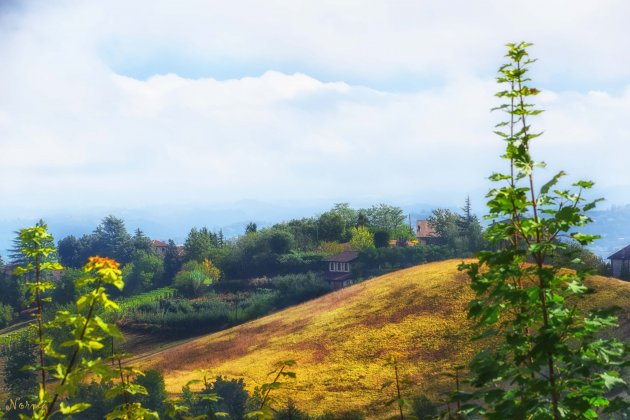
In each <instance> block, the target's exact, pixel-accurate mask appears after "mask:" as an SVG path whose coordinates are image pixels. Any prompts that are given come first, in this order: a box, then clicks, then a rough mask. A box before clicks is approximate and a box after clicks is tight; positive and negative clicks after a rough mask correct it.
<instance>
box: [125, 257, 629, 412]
mask: <svg viewBox="0 0 630 420" xmlns="http://www.w3.org/2000/svg"><path fill="white" fill-rule="evenodd" d="M459 262H460V261H455V260H451V261H443V262H437V263H431V264H426V265H421V266H416V267H412V268H409V269H406V270H401V271H397V272H395V273H391V274H387V275H384V276H381V277H378V278H375V279H372V280H368V281H365V282H363V283H359V284H356V285H354V286H352V287H348V288H346V289H343V290H340V291H337V292H334V293H330V294H328V295H326V296H323V297H321V298H319V299H316V300H313V301H310V302H307V303H304V304H301V305H298V306H294V307H291V308H288V309H286V310H283V311H281V312H277V313H274V314H272V315H269V316H266V317H264V318H261V319H258V320H255V321H252V322H249V323H247V324H243V325H241V326H238V327H235V328H231V329H229V330H226V331H222V332H219V333H214V334H210V335H207V336H203V337H200V338H197V339H194V340H192V341H189V342H186V343H183V344H180V345H177V346H174V347H171V348H168V349H166V350H163V351H161V352H158V353H155V354H147V355H144V356H140V357H139V358H137V359H136V360H135V361H134V362H133V363H134V364H136V365H140V367H142V368H144V369H151V368H154V369H159V370H161V371H162V372H163V374H164V376H165V380H166V386H167V390H168V391H169V392H170V393H179V392H181V388H182V386H183V385H185V384H186V382H187V381H189V380H191V379H198V378H199V377H200V373H198V372H195V369H201V368H203V369H211V371H212V374H213V375H226V376H229V377H243V378H244V379H245V382H246V384H247V385H248V387H249V388H250V389H252V388H254V387H255V386H258V385H260V384H262V383H265V382H268V381H270V378H269V377H268V373H269V372H270V371H272V370H273V368H274V367H273V366H274V364H275V363H277V362H278V361H281V360H287V359H293V360H295V361H296V363H297V364H296V366H294V369H293V370H294V371H295V372H296V373H297V379H296V380H295V381H290V382H289V383H288V384H287V385H286V386H285V387H284V388H283V389H281V390H279V391H277V394H276V395H277V396H278V400H279V401H281V402H282V401H285V402H286V400H287V399H288V398H289V397H290V398H292V399H293V400H294V401H295V402H296V404H297V405H298V407H300V408H302V409H304V410H306V411H308V412H309V413H322V412H323V411H325V410H331V411H335V412H339V411H346V410H352V409H359V410H361V411H363V412H365V413H367V414H368V415H370V416H378V417H381V416H383V415H385V414H386V412H388V411H387V410H386V408H385V407H384V402H385V401H386V400H387V399H388V398H389V397H390V393H391V392H392V390H391V389H390V390H385V391H381V390H380V388H381V385H382V384H383V382H385V381H386V380H389V379H392V378H393V371H392V368H391V367H388V368H384V367H383V364H384V363H385V362H386V361H387V358H388V357H389V356H390V355H393V356H396V358H397V359H398V360H399V361H400V363H401V364H402V367H401V374H402V376H404V377H408V378H409V379H410V380H411V381H412V383H413V385H409V386H407V388H406V389H405V391H404V392H405V393H406V395H407V396H411V395H417V394H420V393H424V394H427V395H428V396H429V397H430V398H432V399H433V400H439V399H440V398H441V394H442V393H446V392H449V391H451V390H453V387H454V384H453V379H451V378H449V377H448V376H446V374H450V373H453V372H454V367H455V366H457V365H459V364H463V363H466V362H467V361H468V360H469V359H470V358H471V357H472V356H473V354H474V353H475V351H476V346H479V343H471V341H470V338H471V335H472V333H471V331H470V323H469V322H468V320H467V319H466V306H467V303H468V301H469V300H470V299H471V297H472V293H471V291H470V289H469V287H468V278H467V276H466V274H464V273H460V272H459V271H458V270H457V266H458V264H459ZM589 286H590V287H592V288H593V289H594V290H595V293H593V294H591V295H589V296H588V298H587V301H586V304H587V305H588V306H591V305H594V306H610V305H611V304H613V303H614V304H615V305H618V306H621V307H622V309H623V313H622V314H621V317H620V318H621V319H622V323H623V325H622V330H621V331H622V334H623V335H624V336H627V334H626V333H627V332H628V316H627V315H628V314H630V284H628V283H624V282H622V281H619V280H616V279H609V278H605V277H594V278H592V279H590V280H589Z"/></svg>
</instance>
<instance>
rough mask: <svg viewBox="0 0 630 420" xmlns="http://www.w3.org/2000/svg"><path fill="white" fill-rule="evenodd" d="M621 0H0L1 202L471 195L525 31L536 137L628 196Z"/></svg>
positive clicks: (6, 210) (6, 208) (358, 200)
mask: <svg viewBox="0 0 630 420" xmlns="http://www.w3.org/2000/svg"><path fill="white" fill-rule="evenodd" d="M550 4H552V5H550ZM628 16H630V3H629V2H627V1H625V0H617V1H614V0H600V1H597V2H595V1H587V0H572V1H557V2H549V1H537V0H533V1H528V2H527V3H526V4H525V3H523V2H521V3H518V2H512V1H506V0H497V1H475V2H472V1H468V0H458V1H455V0H449V1H434V0H430V1H429V0H422V1H420V0H418V1H406V2H403V1H376V0H375V1H369V2H366V1H358V0H348V1H344V0H335V1H328V0H318V1H308V2H307V1H294V0H292V1H274V0H267V1H264V2H262V1H230V2H225V1H202V0H196V1H195V0H179V1H177V2H174V1H168V0H135V1H128V0H108V1H104V0H103V1H78V0H76V1H70V0H68V1H63V0H62V1H54V2H50V1H18V0H15V1H12V0H0V57H1V65H0V197H1V198H0V200H2V201H1V203H0V217H3V218H12V217H18V216H20V217H39V216H41V215H42V214H47V212H68V213H82V212H90V211H98V212H101V213H100V214H101V215H103V214H106V212H109V211H111V210H110V209H112V208H114V209H142V208H147V207H157V208H161V209H169V208H171V207H173V208H174V207H176V206H179V208H182V207H189V208H194V207H206V208H207V207H208V206H214V205H217V206H219V205H221V206H229V205H230V203H236V202H242V201H243V200H254V201H262V202H267V203H269V202H273V203H281V204H283V205H287V206H291V205H298V204H299V205H302V206H309V205H322V203H323V205H326V206H328V207H330V205H332V203H335V202H339V201H345V202H350V203H353V204H355V205H357V206H359V205H366V204H371V203H376V202H381V201H384V202H389V203H392V204H398V205H404V204H410V203H435V204H438V205H446V206H453V205H455V206H456V205H459V204H461V203H462V201H463V199H464V198H465V196H466V195H468V194H470V195H471V196H472V197H473V198H475V200H474V201H475V202H476V203H479V202H482V197H483V195H484V192H485V191H487V189H488V186H489V184H488V181H487V180H486V178H487V176H488V175H489V174H490V172H492V171H493V170H497V169H501V166H500V165H501V162H500V161H499V159H498V155H499V153H500V151H501V146H502V144H501V142H500V140H498V139H497V138H496V136H494V135H493V134H492V129H493V125H494V124H495V123H496V122H497V120H498V117H499V116H498V115H495V114H492V113H490V112H489V109H490V108H491V107H492V106H495V105H497V101H496V100H495V98H494V96H493V93H494V92H495V91H496V90H497V86H496V83H495V82H494V77H495V75H496V69H497V68H498V67H499V65H500V64H501V63H502V62H503V58H502V56H503V54H504V47H503V44H505V43H506V42H511V41H521V40H526V41H529V42H533V43H534V44H536V45H535V46H534V47H532V48H531V50H530V52H531V55H532V56H535V57H537V58H539V62H538V63H536V65H535V67H534V69H533V70H532V77H533V78H534V81H535V83H534V85H535V86H537V87H538V88H540V89H542V90H543V91H544V93H543V94H542V95H540V96H539V97H538V98H537V103H538V105H539V106H540V107H541V108H544V109H545V110H546V113H544V114H543V115H542V116H541V117H539V118H538V119H537V120H536V121H535V122H534V123H533V126H534V128H535V129H537V130H539V131H545V135H544V136H543V138H542V139H541V140H540V142H539V143H538V144H537V145H536V146H535V153H537V154H538V155H539V156H540V157H541V158H543V159H544V160H545V161H547V163H548V164H549V165H550V171H551V170H553V169H564V170H565V171H567V172H568V173H569V174H570V176H571V177H572V178H574V179H576V178H588V179H592V180H594V181H595V182H596V183H597V188H598V193H600V194H599V195H603V196H605V197H606V198H607V200H608V203H609V204H625V203H628V202H630V199H629V197H630V170H628V165H627V161H628V156H630V29H628V23H627V18H628ZM480 204H481V203H480Z"/></svg>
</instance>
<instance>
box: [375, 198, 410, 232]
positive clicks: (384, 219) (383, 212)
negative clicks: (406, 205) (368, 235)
mask: <svg viewBox="0 0 630 420" xmlns="http://www.w3.org/2000/svg"><path fill="white" fill-rule="evenodd" d="M366 214H367V217H368V220H369V221H370V227H371V228H372V229H375V230H376V229H380V230H386V231H387V232H389V233H390V235H391V234H393V233H394V232H395V231H396V229H397V228H399V227H400V226H406V224H405V214H404V213H403V211H402V209H401V208H400V207H395V206H390V205H388V204H384V203H380V204H377V205H374V206H372V207H370V208H369V209H368V210H367V211H366Z"/></svg>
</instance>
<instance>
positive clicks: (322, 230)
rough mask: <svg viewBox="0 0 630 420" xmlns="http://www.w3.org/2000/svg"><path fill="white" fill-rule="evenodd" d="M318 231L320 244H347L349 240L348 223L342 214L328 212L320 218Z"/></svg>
mask: <svg viewBox="0 0 630 420" xmlns="http://www.w3.org/2000/svg"><path fill="white" fill-rule="evenodd" d="M317 229H318V234H317V237H318V240H319V241H320V242H321V241H328V242H345V241H346V240H347V239H348V237H347V235H346V222H345V221H344V218H343V216H342V215H341V214H339V213H337V212H334V211H328V212H326V213H322V214H321V216H319V219H318V220H317Z"/></svg>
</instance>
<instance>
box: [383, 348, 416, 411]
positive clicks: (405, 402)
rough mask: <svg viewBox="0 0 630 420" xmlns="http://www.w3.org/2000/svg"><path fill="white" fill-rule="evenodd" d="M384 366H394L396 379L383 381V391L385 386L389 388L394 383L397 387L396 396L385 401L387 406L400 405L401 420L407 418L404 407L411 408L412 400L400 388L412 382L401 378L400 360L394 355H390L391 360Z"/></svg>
mask: <svg viewBox="0 0 630 420" xmlns="http://www.w3.org/2000/svg"><path fill="white" fill-rule="evenodd" d="M383 367H393V368H394V380H393V381H392V380H387V381H385V382H383V385H382V386H381V391H383V390H384V389H385V388H389V387H390V386H392V385H394V386H395V388H396V395H395V396H394V398H391V399H389V400H388V401H387V402H386V403H385V406H386V407H389V406H391V405H393V404H396V405H397V406H398V413H399V415H400V420H403V419H404V418H405V416H404V414H403V409H404V408H411V401H410V400H409V399H407V398H403V396H402V394H401V392H400V388H401V385H410V384H411V382H410V381H409V380H408V379H402V380H401V379H400V377H399V372H398V369H399V367H400V362H398V360H396V358H395V357H394V356H390V358H389V360H388V361H387V363H385V364H384V365H383Z"/></svg>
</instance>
